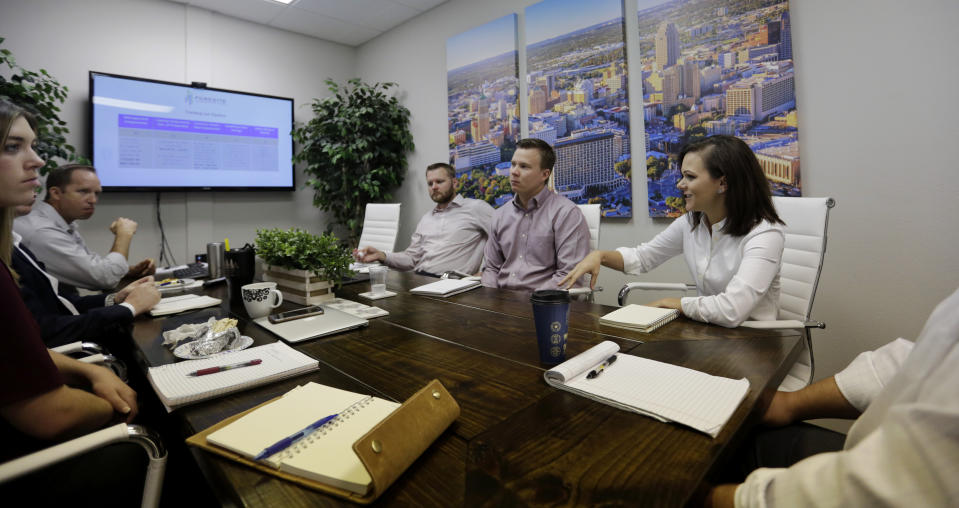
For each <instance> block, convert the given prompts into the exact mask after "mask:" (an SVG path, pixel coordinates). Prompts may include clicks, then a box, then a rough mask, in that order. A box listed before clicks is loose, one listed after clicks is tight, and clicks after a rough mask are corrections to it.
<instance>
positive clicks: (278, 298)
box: [240, 282, 283, 319]
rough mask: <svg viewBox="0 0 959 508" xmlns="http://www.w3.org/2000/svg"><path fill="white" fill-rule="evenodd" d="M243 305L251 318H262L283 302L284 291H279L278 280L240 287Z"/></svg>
mask: <svg viewBox="0 0 959 508" xmlns="http://www.w3.org/2000/svg"><path fill="white" fill-rule="evenodd" d="M240 295H241V296H242V297H243V306H244V307H246V313H247V314H249V315H250V317H251V318H253V319H256V318H261V317H264V316H266V315H267V314H269V313H270V311H271V310H273V309H275V308H277V307H279V306H280V304H282V303H283V293H281V292H279V291H277V289H276V282H256V283H253V284H247V285H245V286H243V287H241V288H240Z"/></svg>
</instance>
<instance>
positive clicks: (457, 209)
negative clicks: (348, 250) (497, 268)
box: [354, 162, 493, 276]
mask: <svg viewBox="0 0 959 508" xmlns="http://www.w3.org/2000/svg"><path fill="white" fill-rule="evenodd" d="M426 185H427V187H428V188H429V192H430V198H431V199H432V200H433V201H434V202H435V203H436V207H435V208H433V209H432V210H431V211H430V212H429V213H427V214H426V215H424V216H423V218H422V219H420V222H419V224H417V226H416V231H415V232H414V233H413V239H412V241H411V242H410V246H409V247H407V249H406V250H404V251H402V252H383V251H380V250H378V249H376V248H375V247H371V246H363V245H361V246H360V248H359V249H357V250H356V251H355V252H354V255H355V256H356V259H357V260H358V261H361V262H363V263H372V262H374V261H381V262H383V263H384V264H386V265H387V266H389V267H390V268H395V269H397V270H416V271H417V272H419V273H425V274H428V275H436V276H440V275H442V274H443V273H444V272H447V271H450V270H455V271H458V272H461V273H467V274H474V273H477V272H478V271H479V269H480V265H481V264H482V262H483V246H484V245H485V244H486V239H487V237H488V236H489V233H488V231H489V223H490V218H491V217H492V215H493V207H491V206H490V205H489V204H487V203H486V202H485V201H481V200H479V199H469V198H464V197H463V196H461V195H459V194H457V193H456V172H455V171H454V170H453V167H452V166H450V165H449V164H446V163H443V162H438V163H436V164H430V165H429V167H427V168H426Z"/></svg>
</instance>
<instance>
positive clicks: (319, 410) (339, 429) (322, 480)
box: [187, 380, 459, 503]
mask: <svg viewBox="0 0 959 508" xmlns="http://www.w3.org/2000/svg"><path fill="white" fill-rule="evenodd" d="M334 414H335V417H333V418H331V419H329V421H326V422H323V423H322V424H321V425H318V426H317V427H316V428H315V429H313V430H311V431H310V432H309V433H308V434H306V435H305V436H303V437H302V438H299V437H298V438H297V439H296V440H295V441H294V442H293V443H292V444H291V445H290V446H288V447H287V446H281V447H280V448H282V449H279V450H278V451H276V452H275V453H272V451H270V453H269V454H268V455H266V456H265V457H264V458H263V459H262V460H255V458H256V457H257V456H258V455H260V454H261V453H262V452H264V451H267V450H269V448H270V447H271V446H274V445H277V444H279V443H281V442H282V441H283V440H284V439H286V438H288V437H290V436H297V433H298V432H299V431H301V430H302V429H304V428H309V427H310V426H311V424H314V423H317V422H318V421H319V422H322V420H323V419H324V417H326V416H328V415H334ZM458 416H459V406H458V405H457V404H456V401H455V400H453V398H452V396H450V394H449V393H448V392H447V391H446V389H445V388H444V387H443V385H442V384H441V383H440V382H439V381H437V380H433V381H432V382H430V383H429V384H428V385H427V386H425V387H424V388H423V389H421V390H420V391H419V392H417V393H416V394H414V395H413V396H412V397H410V398H409V399H408V400H407V401H406V402H404V403H403V404H399V403H396V402H392V401H389V400H385V399H382V398H378V397H372V396H369V395H365V394H359V393H353V392H350V391H346V390H340V389H337V388H334V387H330V386H325V385H322V384H318V383H312V382H311V383H307V384H305V385H303V386H299V387H297V388H294V389H293V390H291V391H289V392H287V393H286V394H284V395H283V396H281V397H278V398H276V399H273V400H271V401H268V402H266V403H263V404H261V405H259V406H257V407H255V408H253V409H251V410H249V411H246V412H243V413H240V414H238V415H235V416H233V417H231V418H228V419H227V420H224V421H222V422H220V423H218V424H216V425H214V426H212V427H210V428H209V429H206V430H204V431H202V432H199V433H197V434H195V435H193V436H191V437H190V438H188V439H187V443H188V444H190V445H193V446H198V447H200V448H203V449H204V450H207V451H210V452H213V453H216V454H218V455H221V456H224V457H227V458H230V459H233V460H236V461H237V462H241V463H243V464H246V465H248V466H250V467H253V468H255V469H258V470H259V471H262V472H264V473H268V474H272V475H275V476H278V477H280V478H283V479H286V480H289V481H291V482H294V483H297V484H300V485H302V486H305V487H308V488H311V489H315V490H320V491H323V492H326V493H329V494H333V495H337V496H340V497H343V498H347V499H349V500H351V501H355V502H358V503H370V502H372V501H373V500H375V499H376V498H377V497H379V495H380V494H382V493H383V491H385V490H386V488H388V487H389V486H390V485H391V484H392V483H393V482H394V481H395V480H396V478H397V477H399V475H400V474H402V472H403V471H404V470H406V468H408V467H409V466H410V465H411V464H412V463H413V462H414V461H415V460H416V458H417V457H419V455H420V454H422V453H423V452H424V451H425V450H426V449H427V448H428V447H429V446H430V444H431V443H432V442H433V441H434V440H436V438H437V437H438V436H439V435H440V434H442V433H443V431H444V430H445V429H446V428H447V427H448V426H449V425H450V423H452V422H453V421H454V420H456V418H457V417H458Z"/></svg>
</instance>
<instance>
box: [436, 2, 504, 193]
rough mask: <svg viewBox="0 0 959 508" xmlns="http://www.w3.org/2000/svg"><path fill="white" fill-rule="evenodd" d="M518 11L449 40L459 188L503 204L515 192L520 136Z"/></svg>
mask: <svg viewBox="0 0 959 508" xmlns="http://www.w3.org/2000/svg"><path fill="white" fill-rule="evenodd" d="M516 47H517V43H516V15H515V14H510V15H509V16H504V17H502V18H499V19H496V20H493V21H491V22H489V23H486V24H485V25H482V26H479V27H477V28H474V29H472V30H469V31H466V32H463V33H461V34H458V35H455V36H453V37H450V38H449V39H447V41H446V86H447V94H448V95H447V123H448V127H449V148H450V164H451V165H452V166H453V167H454V168H455V169H456V176H457V179H458V185H459V192H460V193H461V194H462V195H463V196H465V197H469V198H476V199H482V200H485V201H486V202H488V203H489V204H491V205H493V206H494V207H499V206H500V205H501V204H503V203H505V202H507V201H509V200H510V199H512V197H513V192H512V190H511V188H510V184H509V161H510V159H511V158H512V157H513V152H514V151H516V141H517V140H519V134H520V120H519V102H518V100H517V99H518V97H519V61H518V58H519V56H518V53H517V50H516Z"/></svg>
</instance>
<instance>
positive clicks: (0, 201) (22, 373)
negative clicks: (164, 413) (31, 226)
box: [0, 100, 137, 461]
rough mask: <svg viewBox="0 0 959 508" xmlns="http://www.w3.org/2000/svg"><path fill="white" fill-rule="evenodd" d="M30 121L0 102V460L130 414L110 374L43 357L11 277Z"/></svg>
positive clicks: (31, 170) (33, 173) (32, 133)
mask: <svg viewBox="0 0 959 508" xmlns="http://www.w3.org/2000/svg"><path fill="white" fill-rule="evenodd" d="M36 138H37V134H36V122H35V121H34V119H33V117H32V116H30V115H29V114H28V113H26V112H25V111H24V110H22V109H21V108H19V107H17V106H15V105H13V104H10V103H8V102H6V101H3V100H0V140H2V144H0V147H2V149H0V265H2V266H0V298H2V300H0V323H2V324H3V325H2V326H3V330H4V331H3V334H2V338H0V450H2V451H0V461H2V460H6V459H9V458H11V456H15V455H16V454H19V453H22V452H24V451H29V450H24V443H25V442H29V441H31V440H29V439H24V438H25V437H29V438H34V439H35V440H40V441H41V442H42V441H49V440H60V439H65V438H69V437H73V436H76V435H80V434H84V433H87V432H90V431H92V430H95V429H98V428H100V427H103V426H104V425H106V424H108V423H111V422H114V421H130V420H132V419H133V417H134V416H135V415H136V412H137V403H136V393H135V392H134V391H133V390H132V389H130V387H128V386H127V385H126V384H124V383H123V381H121V380H120V379H119V378H117V377H116V376H115V375H114V374H113V373H112V372H111V371H110V370H109V369H106V368H103V367H99V366H95V365H90V364H85V363H82V362H79V361H76V360H73V359H71V358H68V357H66V356H63V355H60V354H57V353H54V352H52V351H48V350H47V349H46V347H45V346H44V344H43V341H42V339H41V338H40V330H39V327H38V326H37V323H36V321H35V320H34V319H33V316H32V315H31V314H30V312H29V311H28V310H27V308H26V306H25V305H24V303H23V300H22V299H21V297H20V291H19V288H18V286H17V283H16V274H15V273H13V272H12V271H11V270H10V268H9V267H10V256H11V246H12V236H11V234H10V233H11V224H12V220H13V210H14V208H15V207H16V206H19V205H26V204H30V203H31V202H32V201H33V199H34V194H35V190H36V187H37V186H38V185H39V181H38V180H37V170H38V169H40V167H42V166H43V160H42V159H41V158H40V157H39V156H38V155H37V153H36V152H35V151H34V147H35V143H36Z"/></svg>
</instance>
